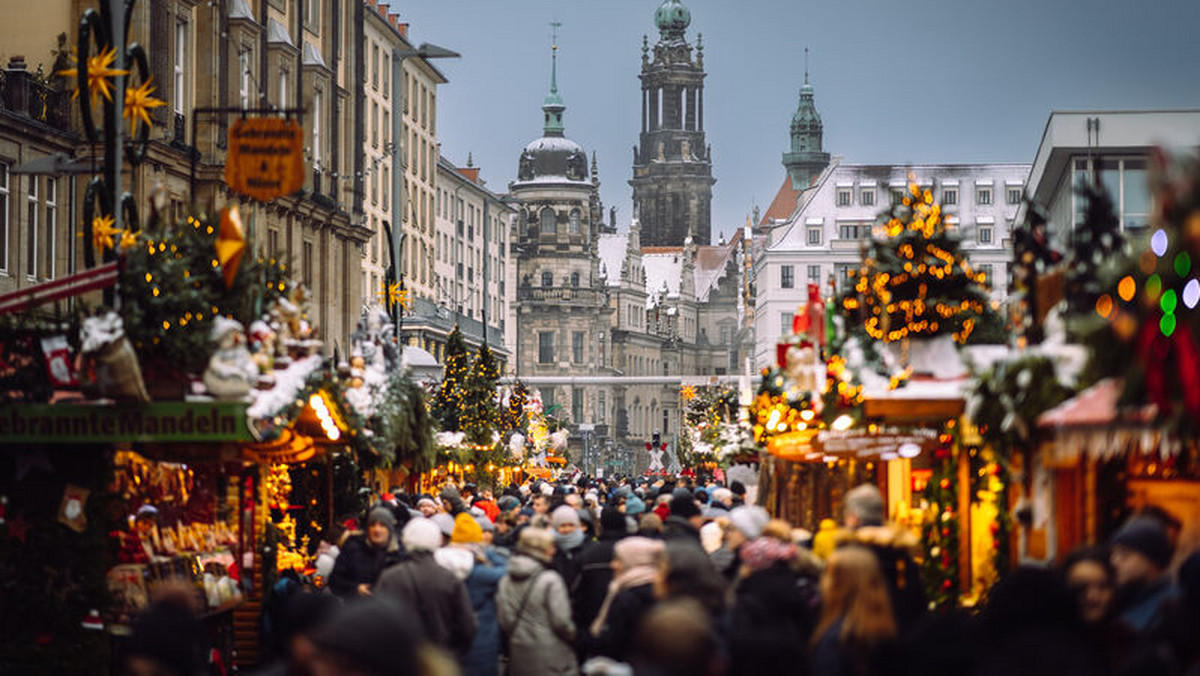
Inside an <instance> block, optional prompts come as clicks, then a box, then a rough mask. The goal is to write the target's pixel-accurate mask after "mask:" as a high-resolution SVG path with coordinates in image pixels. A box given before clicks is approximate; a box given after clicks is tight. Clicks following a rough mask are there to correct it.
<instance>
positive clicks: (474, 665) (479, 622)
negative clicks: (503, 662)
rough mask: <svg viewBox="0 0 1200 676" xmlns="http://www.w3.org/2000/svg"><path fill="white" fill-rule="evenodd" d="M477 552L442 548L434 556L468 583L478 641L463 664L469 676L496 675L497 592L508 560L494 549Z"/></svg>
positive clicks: (497, 662) (498, 636)
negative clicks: (477, 554)
mask: <svg viewBox="0 0 1200 676" xmlns="http://www.w3.org/2000/svg"><path fill="white" fill-rule="evenodd" d="M484 556H485V557H486V560H485V561H480V560H479V558H478V557H477V556H476V553H475V552H474V551H472V550H470V549H466V548H460V547H443V548H442V549H439V550H438V551H437V553H436V554H435V555H434V558H435V559H436V560H437V562H438V563H439V564H440V565H441V566H442V567H443V568H446V569H448V570H450V571H451V572H453V573H454V574H455V576H456V577H458V579H460V580H462V581H463V582H464V583H466V586H467V596H468V597H470V599H471V609H472V610H473V611H474V612H475V626H476V630H475V640H474V641H472V642H471V649H470V650H469V651H468V652H467V657H466V659H465V660H464V661H463V674H465V675H466V676H495V675H496V674H498V673H499V660H500V625H499V624H498V623H497V622H496V589H497V588H498V587H499V585H500V580H502V579H504V574H505V572H506V571H507V570H508V558H507V557H505V556H503V555H501V554H500V553H499V552H498V551H496V550H495V549H488V550H486V551H485V552H484Z"/></svg>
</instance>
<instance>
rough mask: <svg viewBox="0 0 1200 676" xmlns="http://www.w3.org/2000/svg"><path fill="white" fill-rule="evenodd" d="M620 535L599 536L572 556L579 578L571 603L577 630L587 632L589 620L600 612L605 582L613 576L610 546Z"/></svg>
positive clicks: (605, 594)
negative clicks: (574, 557)
mask: <svg viewBox="0 0 1200 676" xmlns="http://www.w3.org/2000/svg"><path fill="white" fill-rule="evenodd" d="M622 536H623V534H621V535H618V536H612V535H610V536H601V537H600V539H599V540H597V541H596V542H593V543H591V544H590V545H587V546H586V547H584V549H583V551H582V552H581V553H580V554H579V557H578V558H577V559H576V560H575V562H576V563H577V564H578V566H579V579H578V582H577V583H576V586H575V594H574V597H575V600H574V603H573V604H572V606H573V611H574V612H573V615H574V617H575V626H576V627H579V628H580V634H586V633H587V628H588V627H590V626H592V621H593V620H595V619H596V615H597V614H598V613H599V612H600V606H602V605H604V597H605V596H607V595H608V583H609V582H612V579H613V569H612V560H613V547H614V546H616V544H617V541H618V540H620V539H621V537H622Z"/></svg>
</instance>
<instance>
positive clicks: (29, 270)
mask: <svg viewBox="0 0 1200 676" xmlns="http://www.w3.org/2000/svg"><path fill="white" fill-rule="evenodd" d="M25 205H26V209H27V211H26V213H27V216H26V219H25V224H26V230H25V260H26V261H27V263H26V265H27V266H28V267H26V274H27V275H28V276H29V278H30V279H35V278H37V270H38V259H37V255H38V237H39V236H40V234H41V232H40V230H41V229H40V228H39V227H38V177H37V176H30V177H29V192H28V194H27V195H26V200H25Z"/></svg>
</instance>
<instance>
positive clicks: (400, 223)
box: [391, 42, 461, 350]
mask: <svg viewBox="0 0 1200 676" xmlns="http://www.w3.org/2000/svg"><path fill="white" fill-rule="evenodd" d="M459 56H461V54H459V53H458V52H455V51H452V50H449V49H446V48H445V47H439V46H437V45H431V44H429V43H428V42H422V43H421V45H420V46H419V47H417V48H416V49H413V48H412V47H408V46H400V47H396V48H394V49H393V50H392V93H393V94H396V96H394V97H393V99H392V101H393V106H392V139H393V141H395V143H394V144H393V146H392V195H393V198H392V223H395V224H396V234H397V236H396V237H393V238H392V242H391V245H392V256H393V260H394V261H395V267H396V280H397V281H400V279H401V274H400V265H401V255H402V254H403V252H404V250H403V248H402V243H403V241H404V237H405V235H406V234H407V233H406V231H405V228H404V222H405V218H404V210H405V208H406V206H407V205H406V203H407V197H408V195H407V194H406V192H405V188H404V172H405V169H406V167H405V155H406V150H407V149H406V148H405V147H404V146H405V141H406V140H407V138H408V137H407V134H405V130H404V113H405V111H406V110H407V109H408V102H407V100H406V99H407V97H408V86H407V85H406V84H405V82H404V60H405V59H407V58H409V57H417V58H418V59H454V58H458V57H459ZM402 314H403V308H401V309H400V310H398V311H397V312H396V317H395V320H394V321H395V331H396V343H397V344H398V345H400V346H401V350H403V345H404V337H403V336H401V335H400V329H401V319H400V317H401V315H402Z"/></svg>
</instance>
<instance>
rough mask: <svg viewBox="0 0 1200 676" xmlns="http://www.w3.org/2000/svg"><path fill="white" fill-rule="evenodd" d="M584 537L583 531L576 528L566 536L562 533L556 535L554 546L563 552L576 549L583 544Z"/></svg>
mask: <svg viewBox="0 0 1200 676" xmlns="http://www.w3.org/2000/svg"><path fill="white" fill-rule="evenodd" d="M583 537H584V536H583V531H582V530H581V529H579V528H576V529H575V530H573V531H571V532H570V533H567V534H566V535H563V534H562V533H555V534H554V544H556V545H557V546H558V548H559V549H560V550H563V551H566V550H570V549H575V548H576V547H578V546H579V545H581V544H583Z"/></svg>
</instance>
